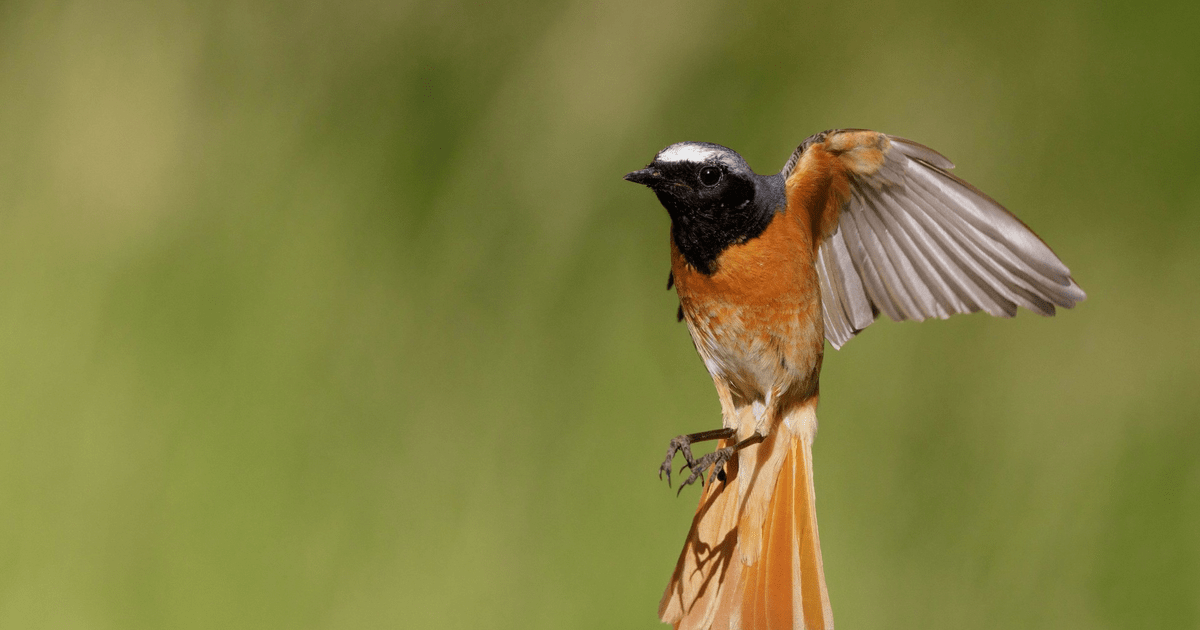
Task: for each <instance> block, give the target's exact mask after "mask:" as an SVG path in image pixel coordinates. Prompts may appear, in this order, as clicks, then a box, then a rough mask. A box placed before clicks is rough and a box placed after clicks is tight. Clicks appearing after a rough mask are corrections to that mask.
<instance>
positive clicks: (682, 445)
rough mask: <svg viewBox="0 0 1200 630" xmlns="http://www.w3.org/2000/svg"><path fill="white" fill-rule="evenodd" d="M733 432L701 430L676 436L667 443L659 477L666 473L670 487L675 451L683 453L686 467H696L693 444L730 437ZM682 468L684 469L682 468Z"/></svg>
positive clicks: (659, 469)
mask: <svg viewBox="0 0 1200 630" xmlns="http://www.w3.org/2000/svg"><path fill="white" fill-rule="evenodd" d="M733 434H734V430H733V429H716V430H714V431H701V432H700V433H689V434H687V435H677V436H675V437H674V438H671V443H670V444H668V445H667V457H666V459H664V460H663V463H662V466H659V467H658V478H659V479H662V477H663V474H666V475H667V486H668V487H670V485H671V462H672V461H673V460H674V459H675V453H682V454H683V459H684V461H685V462H686V467H687V468H693V469H694V468H695V467H696V463H697V460H696V458H695V457H693V456H692V444H694V443H696V442H704V441H707V440H720V439H725V438H730V437H733ZM680 470H683V469H682V468H681V469H680ZM681 488H682V487H681Z"/></svg>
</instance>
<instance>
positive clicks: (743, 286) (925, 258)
mask: <svg viewBox="0 0 1200 630" xmlns="http://www.w3.org/2000/svg"><path fill="white" fill-rule="evenodd" d="M951 168H954V165H953V164H951V163H950V161H949V160H947V159H946V158H944V157H942V156H941V155H940V154H938V153H937V152H936V151H933V150H932V149H929V148H927V147H925V146H922V145H920V144H917V143H915V142H912V141H910V140H905V139H903V138H897V137H895V136H889V135H886V134H882V133H877V132H874V131H866V130H852V129H844V130H835V131H826V132H824V133H819V134H816V135H814V136H812V137H810V138H808V139H807V140H805V141H804V142H803V143H802V144H801V145H800V146H799V148H797V149H796V151H795V152H794V153H793V154H792V157H791V159H789V160H788V161H787V163H786V164H785V165H784V167H783V170H782V171H780V172H779V173H778V174H775V175H769V176H763V175H757V174H755V173H754V172H753V171H751V170H750V167H749V166H747V165H746V162H745V161H744V160H743V159H742V157H741V156H740V155H738V154H737V153H736V152H734V151H732V150H730V149H727V148H725V147H722V146H719V145H716V144H709V143H702V142H681V143H677V144H673V145H671V146H669V147H667V148H665V149H663V150H662V151H659V152H658V155H656V156H655V157H654V161H653V162H651V163H650V165H649V166H648V167H646V168H644V169H642V170H639V171H634V172H632V173H629V174H628V175H626V176H625V179H627V180H629V181H632V182H636V183H639V184H645V185H646V186H649V187H650V188H651V189H652V190H653V191H654V192H655V194H656V195H657V196H658V199H659V201H660V202H662V205H663V206H665V207H666V209H667V213H668V214H670V216H671V275H670V277H669V279H668V287H669V286H670V284H671V282H673V283H674V285H675V287H676V290H677V291H678V294H679V302H680V308H681V311H682V315H683V318H684V319H686V321H687V326H688V330H689V332H690V333H691V335H692V340H693V342H694V343H695V345H696V350H697V351H698V352H699V354H700V357H701V358H702V359H703V360H704V365H705V367H707V368H708V372H709V374H711V375H712V378H713V383H714V384H715V385H716V388H717V396H718V397H719V398H720V401H721V413H722V416H723V420H724V427H723V428H722V429H716V430H712V431H706V432H702V433H695V434H691V435H681V436H679V437H677V438H675V439H674V440H672V441H671V445H670V447H669V448H668V452H667V459H666V461H665V462H663V464H662V467H661V468H660V472H659V475H660V476H661V475H662V473H664V472H665V473H666V474H667V482H668V484H669V483H670V475H671V462H672V458H673V457H674V455H675V454H676V452H680V453H682V455H683V457H684V459H685V460H686V462H687V466H688V467H690V468H691V475H690V476H689V477H688V478H687V480H685V481H684V482H683V484H682V485H681V489H682V487H683V486H686V485H688V484H690V483H692V482H694V481H696V480H697V479H699V480H700V481H701V483H702V484H703V483H704V476H705V472H706V470H708V469H709V468H710V467H711V469H712V472H711V473H710V475H709V480H708V481H709V483H708V485H707V488H706V489H705V490H703V491H702V493H701V498H700V505H699V507H698V508H697V511H696V516H695V519H694V521H693V522H692V528H691V531H690V532H689V533H688V537H687V541H686V542H685V543H684V547H683V552H682V553H681V554H680V557H679V562H678V564H677V566H676V567H675V573H674V575H673V576H672V577H671V582H670V584H669V585H668V586H667V590H666V593H665V594H664V595H663V599H662V603H661V604H660V606H659V616H660V617H661V618H662V620H663V621H665V622H667V623H670V624H674V626H675V628H676V629H684V628H686V629H693V628H698V629H705V630H707V629H710V628H712V629H726V628H729V629H734V628H742V629H746V630H752V629H753V630H757V629H771V630H774V629H776V628H808V629H816V628H820V629H829V628H833V618H832V613H831V610H830V606H829V596H828V593H827V591H826V588H825V576H824V568H823V565H822V561H821V547H820V541H819V538H818V536H817V519H816V512H815V510H814V505H815V504H814V496H813V479H812V441H813V438H814V436H815V435H816V431H817V416H816V407H817V394H818V380H819V376H820V372H821V361H822V357H823V355H824V342H825V340H828V341H829V343H831V344H832V345H833V346H834V347H835V348H840V347H841V346H842V345H843V344H845V343H846V342H847V341H849V340H850V338H851V337H853V336H854V335H856V334H858V332H859V331H861V330H862V329H864V328H866V327H867V326H869V325H870V324H871V322H872V321H874V320H875V318H876V316H877V315H878V314H879V313H880V312H882V313H886V314H887V315H888V316H889V317H891V318H892V319H894V320H897V321H900V320H906V319H911V320H918V321H920V320H923V319H927V318H930V317H938V318H943V319H944V318H946V317H949V316H950V315H952V314H954V313H970V312H974V311H980V310H982V311H986V312H988V313H990V314H992V315H997V316H1001V317H1012V316H1013V315H1015V314H1016V311H1017V307H1018V306H1023V307H1025V308H1027V309H1029V310H1031V311H1033V312H1035V313H1038V314H1039V315H1047V316H1048V315H1053V314H1054V310H1055V307H1056V306H1058V307H1063V308H1071V307H1072V306H1074V305H1075V303H1076V302H1079V301H1081V300H1083V299H1084V297H1085V295H1084V292H1083V291H1082V290H1081V289H1080V288H1079V286H1078V285H1076V284H1075V281H1074V280H1073V279H1072V278H1071V273H1070V271H1069V270H1068V269H1067V267H1066V266H1065V265H1063V263H1062V262H1061V261H1060V260H1059V259H1058V257H1057V256H1055V255H1054V252H1052V251H1050V248H1049V247H1047V246H1046V244H1045V243H1043V242H1042V241H1041V239H1039V238H1038V237H1037V235H1035V234H1034V233H1033V232H1032V231H1031V230H1030V229H1029V228H1028V227H1026V226H1025V224H1023V223H1022V222H1021V221H1020V220H1018V219H1017V218H1016V217H1015V216H1013V215H1012V214H1011V213H1009V212H1008V211H1007V210H1005V209H1004V208H1003V207H1001V206H1000V204H998V203H996V202H995V201H993V200H992V199H991V198H989V197H988V196H987V195H985V194H983V193H982V192H980V191H979V190H977V189H975V188H974V187H973V186H971V185H970V184H968V183H966V182H964V181H962V180H961V179H958V178H957V177H955V176H954V175H951V174H950V172H949V170H950V169H951ZM712 439H720V440H721V442H720V444H719V446H718V449H717V450H716V451H715V452H713V453H711V454H709V455H705V456H703V457H700V458H694V457H693V456H692V453H691V449H690V444H692V443H694V442H697V441H701V440H712ZM715 480H720V481H719V482H716V483H714V481H715Z"/></svg>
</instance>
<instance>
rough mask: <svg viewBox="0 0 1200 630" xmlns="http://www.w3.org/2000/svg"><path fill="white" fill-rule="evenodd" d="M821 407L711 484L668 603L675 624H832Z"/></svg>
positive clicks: (720, 628) (664, 608) (765, 628)
mask: <svg viewBox="0 0 1200 630" xmlns="http://www.w3.org/2000/svg"><path fill="white" fill-rule="evenodd" d="M813 407H815V404H814V405H812V406H806V407H805V408H803V409H802V410H800V411H799V412H798V413H797V414H796V415H795V416H793V417H791V418H789V419H788V421H786V422H783V423H780V424H779V426H777V427H776V430H774V431H772V433H771V435H769V436H768V437H767V439H766V440H764V441H763V442H762V443H761V444H759V445H757V446H753V447H749V448H747V449H745V451H743V452H741V453H739V456H738V457H737V458H735V459H734V460H731V461H730V463H729V464H728V465H727V466H726V469H725V472H726V482H725V483H721V482H717V483H713V484H710V485H709V486H708V487H707V488H705V490H704V492H703V494H702V496H701V499H700V505H699V507H698V508H697V510H696V516H695V518H694V519H693V521H692V528H691V530H690V531H689V532H688V538H687V541H686V542H685V543H684V547H683V552H682V553H681V554H680V556H679V562H678V564H677V565H676V567H675V573H674V575H673V576H672V577H671V582H670V584H669V585H668V586H667V590H666V593H664V594H663V599H662V602H661V604H660V605H659V617H660V618H661V619H662V620H663V621H664V622H666V623H670V624H672V625H674V626H675V628H676V630H693V629H698V630H710V629H711V630H726V629H729V630H735V629H741V630H760V629H762V630H778V629H783V628H788V629H798V628H803V629H805V630H832V628H833V616H832V612H831V610H830V607H829V595H828V592H827V590H826V588H825V574H824V568H823V566H822V562H821V545H820V538H819V536H818V533H817V517H816V510H815V497H814V494H813V483H812V438H813V436H814V434H815V429H816V417H815V415H814V414H813ZM790 427H795V428H790ZM730 443H732V441H730ZM728 445H729V444H728V443H725V442H724V441H723V442H722V444H721V445H720V447H725V446H728ZM755 449H757V452H753V451H754V450H755Z"/></svg>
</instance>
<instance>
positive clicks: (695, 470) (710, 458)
mask: <svg viewBox="0 0 1200 630" xmlns="http://www.w3.org/2000/svg"><path fill="white" fill-rule="evenodd" d="M736 452H737V447H736V446H727V447H725V448H719V449H717V450H715V451H713V452H711V453H709V454H708V455H704V456H702V457H701V458H700V459H697V460H696V462H695V463H689V464H688V468H691V469H692V474H690V475H688V478H687V479H684V480H683V482H682V483H680V484H679V492H676V493H675V494H676V495H678V494H679V493H680V492H683V489H684V488H686V487H687V486H689V485H691V484H693V483H695V482H696V480H697V479H699V480H700V485H704V471H706V470H708V468H709V467H712V469H713V471H712V474H710V475H709V476H708V483H710V484H711V483H712V482H713V481H714V480H716V479H717V478H718V477H719V478H720V479H721V481H724V480H725V464H726V463H727V462H728V461H729V459H730V458H731V457H733V454H734V453H736ZM680 470H683V469H682V468H681V469H680Z"/></svg>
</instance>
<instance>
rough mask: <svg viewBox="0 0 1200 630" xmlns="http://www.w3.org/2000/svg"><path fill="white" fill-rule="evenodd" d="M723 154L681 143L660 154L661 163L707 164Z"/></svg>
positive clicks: (709, 148) (699, 146)
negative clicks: (706, 162)
mask: <svg viewBox="0 0 1200 630" xmlns="http://www.w3.org/2000/svg"><path fill="white" fill-rule="evenodd" d="M720 154H721V153H720V152H719V151H718V150H717V149H714V148H712V147H706V146H702V145H698V144H690V143H687V142H680V143H679V144H672V145H671V146H669V147H667V148H665V149H663V150H662V151H661V152H659V154H658V158H657V161H659V162H697V163H699V162H705V161H707V160H710V159H712V158H715V157H717V156H718V155H720Z"/></svg>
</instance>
